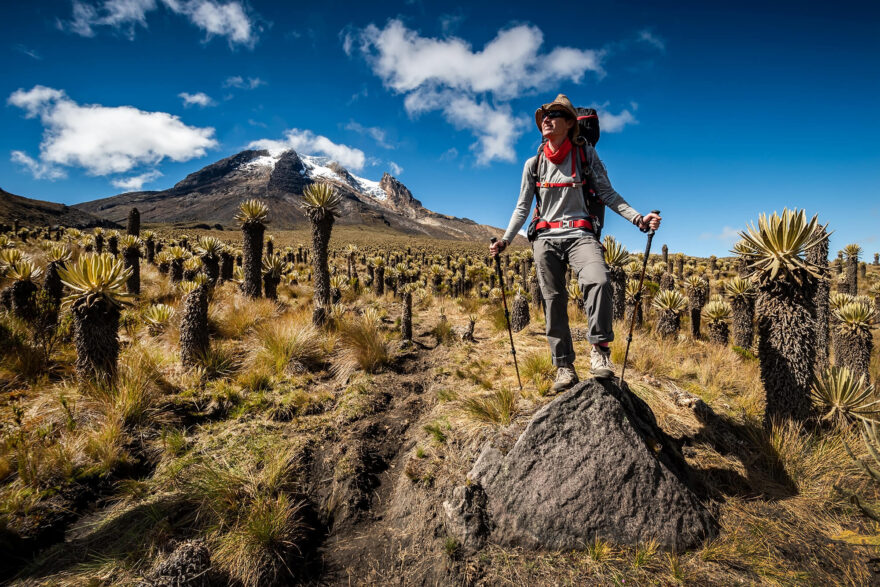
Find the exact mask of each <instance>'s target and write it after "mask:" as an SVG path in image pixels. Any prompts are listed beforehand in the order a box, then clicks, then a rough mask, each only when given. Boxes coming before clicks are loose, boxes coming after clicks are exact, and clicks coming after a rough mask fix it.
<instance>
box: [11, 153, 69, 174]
mask: <svg viewBox="0 0 880 587" xmlns="http://www.w3.org/2000/svg"><path fill="white" fill-rule="evenodd" d="M10 159H11V160H12V162H13V163H18V164H19V165H22V166H23V167H25V168H27V170H28V171H30V172H31V175H33V176H34V178H35V179H49V180H52V181H54V180H56V179H61V178H62V177H66V176H67V174H66V173H64V170H63V169H59V168H57V167H55V166H54V165H49V164H47V163H40V162H39V161H37V160H36V159H34V158H33V157H31V156H29V155H28V154H27V153H25V152H24V151H13V152H12V156H11V157H10Z"/></svg>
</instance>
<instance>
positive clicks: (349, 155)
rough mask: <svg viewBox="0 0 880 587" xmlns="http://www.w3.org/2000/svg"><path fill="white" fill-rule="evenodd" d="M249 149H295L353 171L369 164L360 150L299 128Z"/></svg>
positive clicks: (278, 151) (272, 150) (262, 140)
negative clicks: (322, 157)
mask: <svg viewBox="0 0 880 587" xmlns="http://www.w3.org/2000/svg"><path fill="white" fill-rule="evenodd" d="M248 149H266V150H268V151H270V152H272V153H276V154H277V153H280V152H282V151H286V150H288V149H293V150H294V151H296V152H298V153H302V154H304V155H326V156H327V157H329V158H330V159H332V160H333V161H336V162H337V163H339V164H340V165H342V166H343V167H346V168H347V169H350V170H352V171H360V170H361V169H363V168H364V165H365V164H366V162H367V157H366V155H364V152H363V151H361V150H360V149H355V148H354V147H349V146H348V145H342V144H339V143H334V142H333V141H331V140H330V139H328V138H327V137H325V136H322V135H316V134H315V133H313V132H312V131H310V130H300V129H298V128H292V129H290V130H288V131H285V133H284V138H283V139H282V140H274V139H260V140H258V141H253V142H251V143H250V144H249V145H248Z"/></svg>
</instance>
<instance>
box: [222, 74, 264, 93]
mask: <svg viewBox="0 0 880 587" xmlns="http://www.w3.org/2000/svg"><path fill="white" fill-rule="evenodd" d="M265 85H266V82H264V81H263V80H261V79H260V78H258V77H249V78H247V79H244V78H243V77H241V76H240V75H233V76H230V77H228V78H226V81H225V82H223V87H224V88H238V89H241V90H253V89H254V88H259V87H260V86H265Z"/></svg>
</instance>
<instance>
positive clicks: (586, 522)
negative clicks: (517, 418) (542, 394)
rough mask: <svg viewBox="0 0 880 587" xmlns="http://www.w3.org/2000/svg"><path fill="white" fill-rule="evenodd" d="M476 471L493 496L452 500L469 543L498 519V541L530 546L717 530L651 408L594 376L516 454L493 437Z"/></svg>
mask: <svg viewBox="0 0 880 587" xmlns="http://www.w3.org/2000/svg"><path fill="white" fill-rule="evenodd" d="M468 478H469V480H470V481H471V483H472V484H476V485H478V486H479V488H480V489H478V490H476V493H477V495H478V494H479V491H480V490H482V491H484V492H485V495H486V505H485V509H484V510H480V508H479V507H477V508H475V507H474V503H475V500H474V499H470V500H468V499H463V498H464V494H461V495H457V496H455V498H454V499H453V500H450V501H449V502H447V504H446V512H447V517H448V527H449V529H450V531H451V532H453V533H454V535H457V538H458V540H459V542H461V543H462V544H479V543H480V542H481V537H480V533H483V534H486V528H490V527H491V528H492V531H491V534H490V535H489V540H491V541H493V542H496V543H499V544H503V545H508V546H522V547H525V548H530V549H572V548H575V549H577V548H584V546H585V545H586V544H588V543H589V542H590V541H591V540H593V539H594V538H596V537H598V538H601V539H603V540H608V541H610V542H613V543H616V544H629V545H634V544H638V543H643V542H646V541H648V540H650V539H652V538H653V539H655V540H656V541H657V543H658V545H659V546H660V547H661V548H664V549H668V550H673V551H681V550H684V549H687V548H691V547H694V546H697V545H698V544H699V543H700V542H702V541H703V540H705V539H707V538H710V537H712V536H714V535H715V534H716V533H717V525H716V522H715V521H714V519H713V518H712V516H711V515H710V514H709V512H708V511H707V510H706V509H705V508H704V507H703V505H702V504H701V503H700V501H699V500H698V499H697V497H696V495H695V494H694V492H693V491H692V490H691V489H690V487H689V482H688V474H687V468H686V464H685V462H684V460H683V458H682V457H681V456H680V453H679V452H678V450H677V449H676V447H675V446H674V445H673V443H672V441H671V439H669V438H668V437H667V436H666V435H665V434H664V433H663V432H662V430H660V429H659V428H658V427H657V424H656V420H655V418H654V414H653V412H651V409H650V408H649V407H648V405H647V404H646V403H645V402H644V401H642V400H641V399H640V398H638V397H637V396H635V395H634V394H632V393H631V392H630V391H629V390H621V389H620V388H618V387H617V385H616V382H612V381H603V382H600V381H597V380H595V379H590V380H588V381H585V382H582V383H580V384H578V385H576V386H575V387H574V388H572V389H571V390H569V391H568V392H566V393H564V394H563V395H561V396H559V397H558V398H556V399H555V400H554V401H553V402H551V403H550V404H548V405H546V406H544V407H543V408H542V409H541V410H539V411H538V412H537V413H536V414H535V415H534V416H533V417H532V420H531V421H530V422H529V424H528V426H527V427H526V429H525V431H524V432H523V433H522V434H521V435H520V436H519V439H518V440H517V441H516V443H515V444H514V445H513V447H512V448H511V449H510V451H509V452H507V454H503V453H502V451H501V450H499V449H498V448H496V447H494V446H492V444H491V443H489V444H487V446H485V447H484V449H483V451H482V452H481V454H480V456H479V457H478V459H477V461H476V463H475V464H474V466H473V468H472V469H471V471H470V473H469V475H468ZM469 491H470V493H474V490H469ZM476 505H480V504H479V503H477V504H476ZM480 515H482V516H485V519H484V520H478V521H475V519H474V518H475V517H479V516H480ZM468 528H472V529H475V530H468Z"/></svg>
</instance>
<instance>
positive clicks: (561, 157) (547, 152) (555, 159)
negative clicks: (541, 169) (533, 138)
mask: <svg viewBox="0 0 880 587" xmlns="http://www.w3.org/2000/svg"><path fill="white" fill-rule="evenodd" d="M570 152H571V141H570V140H569V139H568V138H567V137H566V139H565V142H564V143H562V145H561V146H560V147H559V149H557V150H556V152H553V151H552V150H551V148H550V141H547V142H546V143H544V156H545V157H547V159H549V160H550V162H551V163H555V164H556V165H559V164H560V163H562V162H563V161H565V158H566V157H567V156H568V154H569V153H570Z"/></svg>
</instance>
